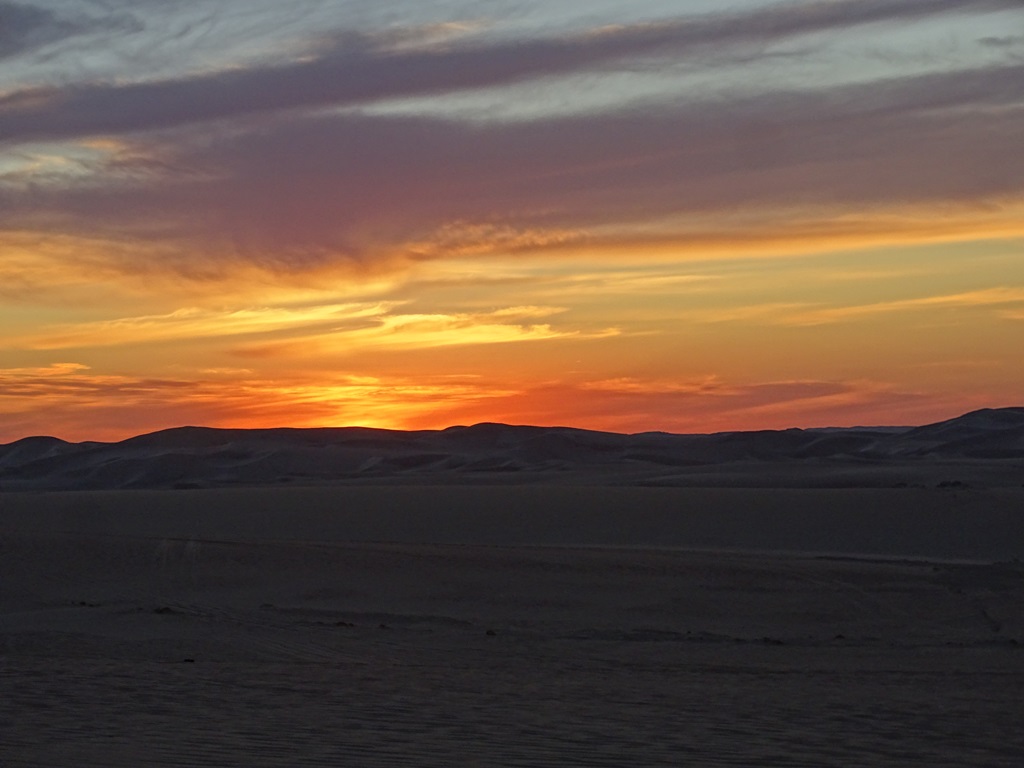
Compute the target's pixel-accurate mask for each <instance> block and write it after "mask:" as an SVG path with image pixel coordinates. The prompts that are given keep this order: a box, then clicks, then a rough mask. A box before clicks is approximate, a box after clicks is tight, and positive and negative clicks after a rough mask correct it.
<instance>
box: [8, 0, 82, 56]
mask: <svg viewBox="0 0 1024 768" xmlns="http://www.w3.org/2000/svg"><path fill="white" fill-rule="evenodd" d="M80 31H81V27H80V26H78V25H76V24H73V23H71V22H68V21H64V20H61V19H60V18H58V17H57V15H56V14H55V13H53V12H52V11H49V10H46V9H44V8H39V7H37V6H34V5H23V4H22V3H4V2H0V59H5V58H8V57H11V56H14V55H16V54H19V53H23V52H24V51H26V50H29V49H32V48H36V47H38V46H41V45H45V44H47V43H51V42H54V41H56V40H60V39H62V38H65V37H68V36H70V35H74V34H76V33H78V32H80Z"/></svg>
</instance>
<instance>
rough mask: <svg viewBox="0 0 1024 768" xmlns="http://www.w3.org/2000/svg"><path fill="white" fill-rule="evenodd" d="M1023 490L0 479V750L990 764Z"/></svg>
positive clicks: (225, 758) (1002, 733)
mask: <svg viewBox="0 0 1024 768" xmlns="http://www.w3.org/2000/svg"><path fill="white" fill-rule="evenodd" d="M1022 501H1024V495H1022V493H1021V492H1020V491H1012V490H1006V491H1000V492H998V493H997V492H983V491H977V492H964V491H960V492H957V493H951V492H945V493H940V492H938V491H934V492H933V491H921V490H903V491H897V490H889V491H871V492H868V491H856V490H855V489H854V490H847V491H827V492H826V491H811V490H805V491H794V490H774V491H754V490H750V489H747V490H737V489H709V490H700V489H636V488H634V489H607V488H605V489H600V488H598V489H595V488H507V487H506V488H473V489H467V488H457V487H447V488H367V487H362V488H334V489H314V490H309V491H303V490H301V489H294V490H288V491H285V490H278V491H274V490H268V489H264V490H260V491H242V490H234V491H188V492H177V493H175V492H164V493H160V492H140V493H129V492H116V493H109V494H96V493H91V494H90V493H80V494H35V495H17V494H8V495H0V505H2V507H0V512H2V516H0V520H2V528H0V531H2V536H0V664H2V674H0V764H3V765H4V766H63V765H69V766H70V765H75V766H137V765H152V766H172V765H173V766H193V765H218V766H235V765H237V766H304V765H309V766H313V765H367V766H373V765H380V766H385V765H386V766H393V765H415V766H445V765H478V766H491V765H493V766H516V765H519V766H536V765H542V766H564V765H608V766H623V765H708V766H725V765H729V766H767V765H792V766H795V765H799V766H823V765H835V766H906V765H922V766H923V765H927V766H1018V765H1021V764H1022V762H1021V761H1022V756H1024V732H1022V731H1021V729H1020V727H1019V724H1020V723H1021V722H1024V703H1022V701H1021V697H1020V692H1021V690H1024V607H1022V606H1024V568H1022V566H1021V565H1020V564H1019V563H1016V562H1012V560H1011V557H1013V554H1012V553H1013V552H1020V551H1021V549H1020V547H1021V544H1022V537H1024V533H1022V532H1021V529H1022V526H1020V525H1018V524H1017V520H1018V516H1019V514H1021V513H1022V510H1024V507H1022V506H1021V502H1022ZM702 548H703V551H702ZM712 549H714V550H715V551H712ZM780 549H787V550H791V551H790V552H789V553H787V554H782V553H780V552H778V551H777V550H780ZM724 550H728V551H724ZM823 552H828V553H830V554H822V553H823Z"/></svg>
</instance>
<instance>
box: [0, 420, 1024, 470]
mask: <svg viewBox="0 0 1024 768" xmlns="http://www.w3.org/2000/svg"><path fill="white" fill-rule="evenodd" d="M1022 467H1024V408H1001V409H985V410H980V411H974V412H971V413H968V414H965V415H963V416H959V417H957V418H954V419H950V420H947V421H943V422H939V423H936V424H929V425H925V426H921V427H853V428H834V429H787V430H780V431H757V432H724V433H717V434H708V435H676V434H668V433H661V432H646V433H639V434H618V433H608V432H595V431H589V430H583V429H575V428H569V427H535V426H513V425H505V424H490V423H484V424H476V425H473V426H457V427H449V428H448V429H444V430H423V431H410V432H402V431H392V430H382V429H370V428H364V427H340V428H319V429H292V428H277V429H254V430H243V429H213V428H205V427H179V428H174V429H168V430H163V431H160V432H154V433H151V434H146V435H140V436H138V437H133V438H129V439H127V440H123V441H121V442H117V443H98V442H83V443H68V442H65V441H62V440H59V439H57V438H53V437H30V438H25V439H23V440H19V441H16V442H14V443H10V444H7V445H3V446H0V490H85V489H118V488H153V489H156V488H202V487H222V486H251V485H275V484H288V483H294V484H302V485H308V484H314V485H315V484H324V483H353V482H355V483H359V482H369V483H374V482H382V481H384V482H423V480H424V478H429V479H430V480H431V481H432V482H457V483H476V482H487V483H521V482H560V481H566V482H573V483H577V484H578V483H585V484H586V483H597V484H641V485H642V484H655V485H659V484H662V485H683V486H686V485H691V486H747V487H761V486H764V485H768V486H789V487H806V486H815V487H861V486H867V487H890V486H893V485H927V486H934V485H938V484H942V483H946V484H949V485H953V484H971V485H983V486H1014V485H1016V486H1019V485H1021V484H1022V483H1024V470H1022Z"/></svg>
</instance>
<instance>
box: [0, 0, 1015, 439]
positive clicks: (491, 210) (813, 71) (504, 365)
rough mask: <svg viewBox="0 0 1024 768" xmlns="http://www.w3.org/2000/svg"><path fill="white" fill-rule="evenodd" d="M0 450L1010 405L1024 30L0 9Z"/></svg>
mask: <svg viewBox="0 0 1024 768" xmlns="http://www.w3.org/2000/svg"><path fill="white" fill-rule="evenodd" d="M0 330H2V334H0V443H4V442H10V441H12V440H15V439H18V438H21V437H24V436H27V435H34V434H50V435H55V436H57V437H61V438H64V439H69V440H86V439H95V440H114V439H121V438H124V437H128V436H130V435H134V434H139V433H142V432H149V431H153V430H156V429H161V428H165V427H172V426H179V425H184V424H202V425H207V426H220V427H268V426H299V427H302V426H346V425H364V426H375V427H389V428H398V429H419V428H441V427H446V426H449V425H452V424H470V423H475V422H480V421H501V422H508V423H520V424H523V423H528V424H538V425H555V424H558V425H567V426H576V427H585V428H591V429H604V430H613V431H620V432H639V431H647V430H664V431H670V432H709V431H719V430H733V429H759V428H783V427H790V426H799V427H811V426H849V425H863V424H920V423H925V422H928V421H935V420H939V419H943V418H948V417H951V416H955V415H957V414H959V413H962V412H964V411H967V410H971V409H973V408H979V407H997V406H1007V405H1021V404H1024V397H1022V382H1024V3H1022V2H1021V0H900V1H899V2H881V1H880V0H831V1H828V0H818V1H815V2H810V1H807V2H801V1H799V0H798V1H796V2H769V1H766V0H635V1H634V2H622V1H621V0H619V1H618V2H606V1H602V0H590V1H588V2H580V1H579V0H536V1H534V0H516V1H515V2H513V1H512V0H395V1H394V2H383V1H382V0H293V1H292V2H288V3H282V2H278V1H277V0H273V1H272V0H218V2H209V0H206V1H204V2H200V1H199V0H176V1H175V2H168V1H167V0H32V2H30V3H18V2H6V1H4V0H0Z"/></svg>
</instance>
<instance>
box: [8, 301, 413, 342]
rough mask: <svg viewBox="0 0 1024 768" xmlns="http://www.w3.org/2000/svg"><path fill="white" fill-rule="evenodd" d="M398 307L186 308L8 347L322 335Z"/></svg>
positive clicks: (79, 326) (64, 330) (43, 334)
mask: <svg viewBox="0 0 1024 768" xmlns="http://www.w3.org/2000/svg"><path fill="white" fill-rule="evenodd" d="M397 305H398V302H376V303H365V302H364V303H346V304H331V305H322V306H309V307H247V308H242V309H234V310H224V311H215V310H211V309H201V308H185V309H179V310H175V311H174V312H170V313H168V314H164V315H147V316H141V317H123V318H117V319H113V320H100V321H96V322H81V323H74V324H72V325H68V326H57V327H51V328H44V329H42V330H41V331H38V332H36V333H33V334H32V335H30V336H26V337H21V338H17V337H13V338H12V337H8V339H7V340H6V341H5V342H4V344H3V346H5V347H8V348H11V347H14V348H21V349H35V350H44V349H69V348H80V347H104V346H120V345H126V344H129V345H130V344H152V343H161V342H165V341H171V340H178V341H181V340H192V339H200V338H225V339H230V338H232V337H237V336H243V335H256V334H271V333H282V332H287V333H301V334H307V335H312V334H317V333H329V332H337V331H338V330H339V328H342V327H348V328H353V327H360V326H363V325H365V324H367V323H374V322H375V321H378V320H377V319H379V318H381V317H382V316H384V315H386V314H387V312H389V311H390V310H391V309H393V308H394V307H395V306H397Z"/></svg>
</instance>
